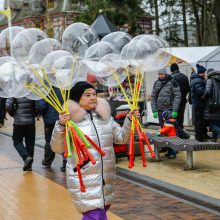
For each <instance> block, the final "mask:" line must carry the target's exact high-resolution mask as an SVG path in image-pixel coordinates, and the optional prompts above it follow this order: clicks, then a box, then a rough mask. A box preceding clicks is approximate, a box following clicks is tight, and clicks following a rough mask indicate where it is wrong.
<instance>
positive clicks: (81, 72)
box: [74, 60, 90, 82]
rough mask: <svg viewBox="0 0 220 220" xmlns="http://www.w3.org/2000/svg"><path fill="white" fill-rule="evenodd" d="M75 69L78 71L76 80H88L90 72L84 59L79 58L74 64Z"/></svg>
mask: <svg viewBox="0 0 220 220" xmlns="http://www.w3.org/2000/svg"><path fill="white" fill-rule="evenodd" d="M74 71H76V72H77V79H76V82H79V81H86V77H87V73H89V72H90V70H89V68H88V67H87V66H86V65H85V64H84V62H83V61H82V60H78V61H77V62H76V64H75V66H74Z"/></svg>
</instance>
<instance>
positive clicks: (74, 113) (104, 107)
mask: <svg viewBox="0 0 220 220" xmlns="http://www.w3.org/2000/svg"><path fill="white" fill-rule="evenodd" d="M68 109H69V112H70V114H71V118H72V120H73V121H75V122H76V123H78V122H81V121H82V120H83V118H84V117H85V115H86V114H87V111H86V110H85V109H83V108H81V107H80V106H79V104H78V103H77V102H74V101H72V100H69V101H68ZM94 112H95V113H97V114H98V115H99V116H100V117H101V119H103V120H108V119H109V118H110V117H111V108H110V105H109V103H108V102H107V101H106V100H105V99H103V98H97V106H96V109H95V111H94Z"/></svg>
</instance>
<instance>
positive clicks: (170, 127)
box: [158, 110, 177, 159]
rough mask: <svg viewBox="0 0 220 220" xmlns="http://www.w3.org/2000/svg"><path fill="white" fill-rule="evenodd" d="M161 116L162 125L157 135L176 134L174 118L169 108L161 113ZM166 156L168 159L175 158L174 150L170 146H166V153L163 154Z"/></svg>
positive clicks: (171, 135) (170, 135)
mask: <svg viewBox="0 0 220 220" xmlns="http://www.w3.org/2000/svg"><path fill="white" fill-rule="evenodd" d="M162 117H163V121H164V124H163V127H162V128H161V129H160V130H159V133H158V135H160V134H161V135H164V136H167V137H173V136H177V132H176V126H175V123H176V119H174V118H172V113H171V111H169V110H166V111H164V112H163V113H162ZM165 156H167V157H168V158H169V159H173V158H176V151H175V150H173V149H172V148H168V153H167V154H166V155H165Z"/></svg>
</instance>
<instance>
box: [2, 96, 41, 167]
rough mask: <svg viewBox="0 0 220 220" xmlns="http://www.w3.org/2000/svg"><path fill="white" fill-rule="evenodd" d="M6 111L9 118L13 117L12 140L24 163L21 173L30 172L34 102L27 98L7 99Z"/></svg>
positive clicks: (32, 151)
mask: <svg viewBox="0 0 220 220" xmlns="http://www.w3.org/2000/svg"><path fill="white" fill-rule="evenodd" d="M6 110H7V112H8V113H9V115H10V116H12V117H14V124H13V135H12V140H13V144H14V147H15V149H16V150H17V152H18V153H19V155H20V156H21V157H22V159H23V161H24V166H23V171H27V170H28V171H31V170H32V163H33V157H34V145H35V117H36V115H37V109H36V106H35V101H33V100H30V99H27V98H9V99H7V100H6ZM23 140H24V142H25V145H24V143H23Z"/></svg>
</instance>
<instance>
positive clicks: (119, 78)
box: [97, 67, 127, 87]
mask: <svg viewBox="0 0 220 220" xmlns="http://www.w3.org/2000/svg"><path fill="white" fill-rule="evenodd" d="M126 77H127V74H126V70H125V68H123V67H121V68H119V69H117V70H115V71H114V72H113V73H112V74H111V75H109V76H106V77H97V80H98V81H99V83H101V84H102V85H104V86H107V87H114V86H118V85H119V84H120V83H123V82H124V80H125V79H126Z"/></svg>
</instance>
